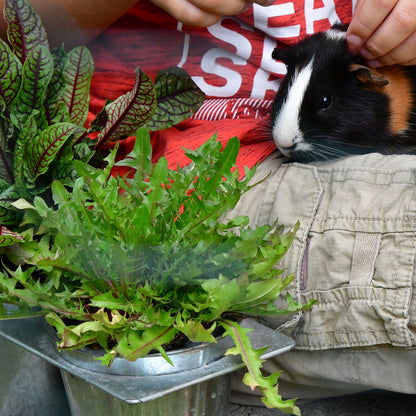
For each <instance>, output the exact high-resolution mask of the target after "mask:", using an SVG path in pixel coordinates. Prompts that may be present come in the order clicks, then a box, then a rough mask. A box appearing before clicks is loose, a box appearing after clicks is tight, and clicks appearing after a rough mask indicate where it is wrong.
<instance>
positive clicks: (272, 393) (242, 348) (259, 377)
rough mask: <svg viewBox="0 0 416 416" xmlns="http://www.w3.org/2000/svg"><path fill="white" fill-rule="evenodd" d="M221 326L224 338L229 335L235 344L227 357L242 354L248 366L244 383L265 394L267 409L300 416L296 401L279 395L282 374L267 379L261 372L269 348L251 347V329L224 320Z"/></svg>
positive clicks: (264, 400) (263, 398)
mask: <svg viewBox="0 0 416 416" xmlns="http://www.w3.org/2000/svg"><path fill="white" fill-rule="evenodd" d="M220 324H221V326H222V327H223V328H224V329H225V333H224V336H225V335H229V336H230V337H231V338H232V339H233V341H234V344H235V347H233V348H230V349H229V350H228V351H227V352H226V355H230V354H233V355H237V354H240V355H241V358H242V360H243V361H244V364H245V365H246V368H247V373H246V374H245V375H244V378H243V382H244V383H245V384H246V385H247V386H249V387H251V388H252V389H253V390H254V389H255V388H256V387H257V388H259V390H260V391H261V392H262V394H263V397H262V401H263V403H264V404H265V405H266V406H267V407H269V408H278V409H280V410H281V411H283V412H286V413H290V414H293V415H297V416H300V409H299V408H298V407H297V406H295V400H283V399H282V397H281V396H280V395H279V393H278V386H277V380H278V378H279V375H280V372H277V373H274V374H271V375H269V376H267V377H265V376H263V374H262V372H261V365H262V362H263V361H262V360H261V358H260V357H261V355H262V354H264V353H265V352H266V351H267V347H265V348H261V349H258V350H255V349H253V348H252V347H251V344H250V339H249V338H248V335H247V333H248V332H250V331H251V329H247V328H242V327H241V326H240V325H239V324H238V323H236V322H233V321H229V320H222V321H220Z"/></svg>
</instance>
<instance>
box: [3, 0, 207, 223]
mask: <svg viewBox="0 0 416 416" xmlns="http://www.w3.org/2000/svg"><path fill="white" fill-rule="evenodd" d="M4 15H5V19H6V22H7V23H8V40H9V43H7V42H4V41H3V40H0V58H1V59H0V62H1V63H0V108H1V110H2V111H1V114H0V224H1V225H3V226H9V227H14V226H17V224H18V223H19V221H20V217H19V212H18V211H16V210H15V209H13V206H12V204H11V203H12V202H13V201H14V200H16V199H18V198H19V197H22V198H26V199H27V200H30V201H33V199H34V198H35V197H36V196H41V197H42V198H44V199H45V200H46V201H50V189H51V183H52V181H53V179H59V180H61V181H62V182H63V183H64V184H65V185H66V186H72V184H73V180H74V177H76V173H74V169H73V165H72V160H81V161H87V162H88V161H89V163H91V164H92V163H93V160H95V159H93V155H94V153H95V152H96V151H97V150H99V149H101V148H102V146H103V145H104V144H106V143H108V142H109V141H115V140H121V139H123V138H125V137H127V136H131V135H134V134H135V132H136V130H137V129H138V128H139V127H141V126H143V125H145V124H146V123H150V122H151V120H152V117H153V115H154V114H155V112H156V114H157V115H158V119H160V117H161V114H164V110H165V109H166V108H171V109H172V108H175V106H176V105H178V103H179V102H180V103H181V107H180V111H176V112H175V111H171V112H170V113H166V115H167V116H166V117H165V118H164V121H163V123H160V122H158V123H153V124H154V125H155V126H156V128H158V129H160V128H166V127H169V126H171V125H173V124H175V123H178V122H180V121H182V120H184V119H185V118H187V117H189V116H190V115H192V114H193V113H194V112H195V111H196V110H197V109H198V108H199V106H200V105H201V103H202V101H203V99H204V95H203V93H202V92H201V91H200V90H199V89H198V88H197V86H196V85H195V84H194V83H193V82H192V81H191V79H190V77H189V76H188V75H187V74H186V73H185V72H184V71H182V70H179V69H176V68H170V69H168V70H166V71H163V72H161V74H162V75H158V77H157V81H156V86H154V85H153V82H152V81H151V80H150V79H149V77H148V76H147V75H146V74H145V73H144V72H143V71H141V70H140V68H137V69H136V83H135V86H134V88H133V89H132V91H129V92H127V93H126V94H125V95H123V96H121V97H119V98H118V99H117V100H115V101H114V102H112V103H107V104H106V106H105V108H103V109H102V111H101V112H100V114H99V115H98V116H97V118H96V119H95V120H93V121H92V122H91V123H90V126H89V127H88V128H86V126H85V125H86V121H87V116H88V107H89V93H90V84H91V78H92V75H93V71H94V63H93V59H92V56H91V54H90V52H89V51H88V49H87V48H86V47H78V48H75V49H73V50H71V51H70V52H68V53H67V52H65V49H64V48H63V47H62V48H59V49H53V50H50V49H49V44H48V40H47V35H46V32H45V29H44V28H43V26H42V22H41V20H40V19H39V17H38V16H37V14H36V13H35V11H34V10H33V8H32V6H31V5H30V3H29V2H28V1H27V0H7V1H6V2H5V6H4ZM164 83H166V85H164ZM160 91H165V93H160ZM166 91H168V92H166ZM158 98H160V102H159V101H158ZM95 132H98V142H96V141H95V140H91V139H90V136H89V135H90V134H91V133H95ZM98 159H99V158H98Z"/></svg>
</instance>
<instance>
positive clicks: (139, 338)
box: [116, 326, 178, 361]
mask: <svg viewBox="0 0 416 416" xmlns="http://www.w3.org/2000/svg"><path fill="white" fill-rule="evenodd" d="M177 333H178V330H177V329H175V328H173V327H167V328H166V327H159V326H153V327H151V328H148V329H147V330H146V331H126V333H125V334H124V336H123V337H122V338H121V339H120V341H119V344H118V346H117V348H116V350H117V352H118V353H119V354H120V355H121V356H122V357H124V358H126V359H127V360H129V361H135V360H137V358H139V357H144V356H146V355H147V354H148V353H149V352H150V351H151V350H152V349H158V350H160V349H161V348H162V346H163V345H167V344H169V342H171V341H172V340H173V339H174V337H175V335H176V334H177Z"/></svg>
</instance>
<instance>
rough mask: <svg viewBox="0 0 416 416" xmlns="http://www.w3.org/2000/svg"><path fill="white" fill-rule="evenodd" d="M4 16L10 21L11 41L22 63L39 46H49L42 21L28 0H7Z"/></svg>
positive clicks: (9, 32)
mask: <svg viewBox="0 0 416 416" xmlns="http://www.w3.org/2000/svg"><path fill="white" fill-rule="evenodd" d="M4 17H5V19H6V21H7V23H8V29H7V35H8V39H9V42H10V44H11V45H12V47H13V50H14V53H15V54H16V56H17V57H18V58H19V59H20V61H21V62H22V63H23V62H25V60H26V58H27V57H28V55H29V54H31V53H32V52H33V50H34V49H36V48H38V47H39V46H42V47H45V48H49V43H48V39H47V35H46V31H45V29H44V27H43V26H42V22H41V20H40V18H39V16H38V15H37V14H36V12H35V11H34V9H33V7H32V6H31V4H30V3H29V2H28V1H26V0H6V1H5V3H4Z"/></svg>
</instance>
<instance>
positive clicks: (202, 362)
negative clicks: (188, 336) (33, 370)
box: [61, 339, 232, 416]
mask: <svg viewBox="0 0 416 416" xmlns="http://www.w3.org/2000/svg"><path fill="white" fill-rule="evenodd" d="M230 341H231V340H230V339H219V341H218V343H216V344H199V345H194V346H190V347H189V348H184V349H181V350H176V351H172V352H169V358H170V359H171V361H172V362H173V364H174V365H173V366H172V365H171V364H169V363H168V362H167V361H166V360H165V359H164V358H163V357H162V355H161V354H151V355H149V356H147V357H144V358H139V359H138V360H136V361H134V362H130V361H127V360H125V359H123V358H116V359H115V360H114V362H113V363H112V365H111V367H109V368H108V367H105V366H102V365H101V364H100V362H99V361H97V359H96V358H97V357H99V356H100V355H101V354H100V352H97V351H94V350H91V349H84V350H81V351H78V350H75V351H63V352H62V353H61V356H62V357H63V358H64V359H65V360H68V361H69V362H70V363H71V364H73V365H75V366H77V367H79V368H82V369H84V370H87V371H93V372H95V373H96V377H97V379H99V378H101V379H103V380H105V379H110V380H112V383H114V384H115V385H117V384H118V385H125V384H126V379H129V383H128V384H129V389H136V393H137V394H139V392H140V391H144V392H147V393H145V394H143V395H142V397H141V399H136V400H134V399H133V400H132V399H130V400H122V399H120V398H115V397H114V396H113V395H111V394H109V393H108V392H106V391H105V390H103V389H101V388H98V387H95V386H93V385H91V384H90V383H89V382H87V381H85V380H83V379H82V378H80V377H77V376H74V375H72V374H71V373H69V372H67V371H64V370H62V378H63V380H64V384H65V389H66V392H67V397H68V401H69V405H70V408H71V414H72V416H87V415H88V416H89V415H103V414H105V415H123V416H164V415H166V416H173V415H178V416H182V415H183V416H212V415H216V416H223V415H224V414H225V411H226V409H227V405H228V400H229V392H230V384H231V375H230V373H225V374H221V375H218V376H217V377H214V378H209V379H206V380H205V381H204V380H198V378H196V379H195V373H196V372H198V371H200V369H201V367H204V366H209V364H211V363H213V362H215V361H218V360H219V359H220V358H221V357H222V356H223V354H224V352H225V351H226V350H227V349H228V348H229V347H230V346H231V345H232V344H231V342H230ZM192 380H195V381H196V383H191V381H192ZM181 385H187V386H186V387H184V388H181V389H179V390H177V389H176V387H177V386H181ZM169 386H170V387H169ZM169 391H171V392H169ZM122 393H123V392H122V391H120V394H122ZM157 396H159V397H157Z"/></svg>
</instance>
